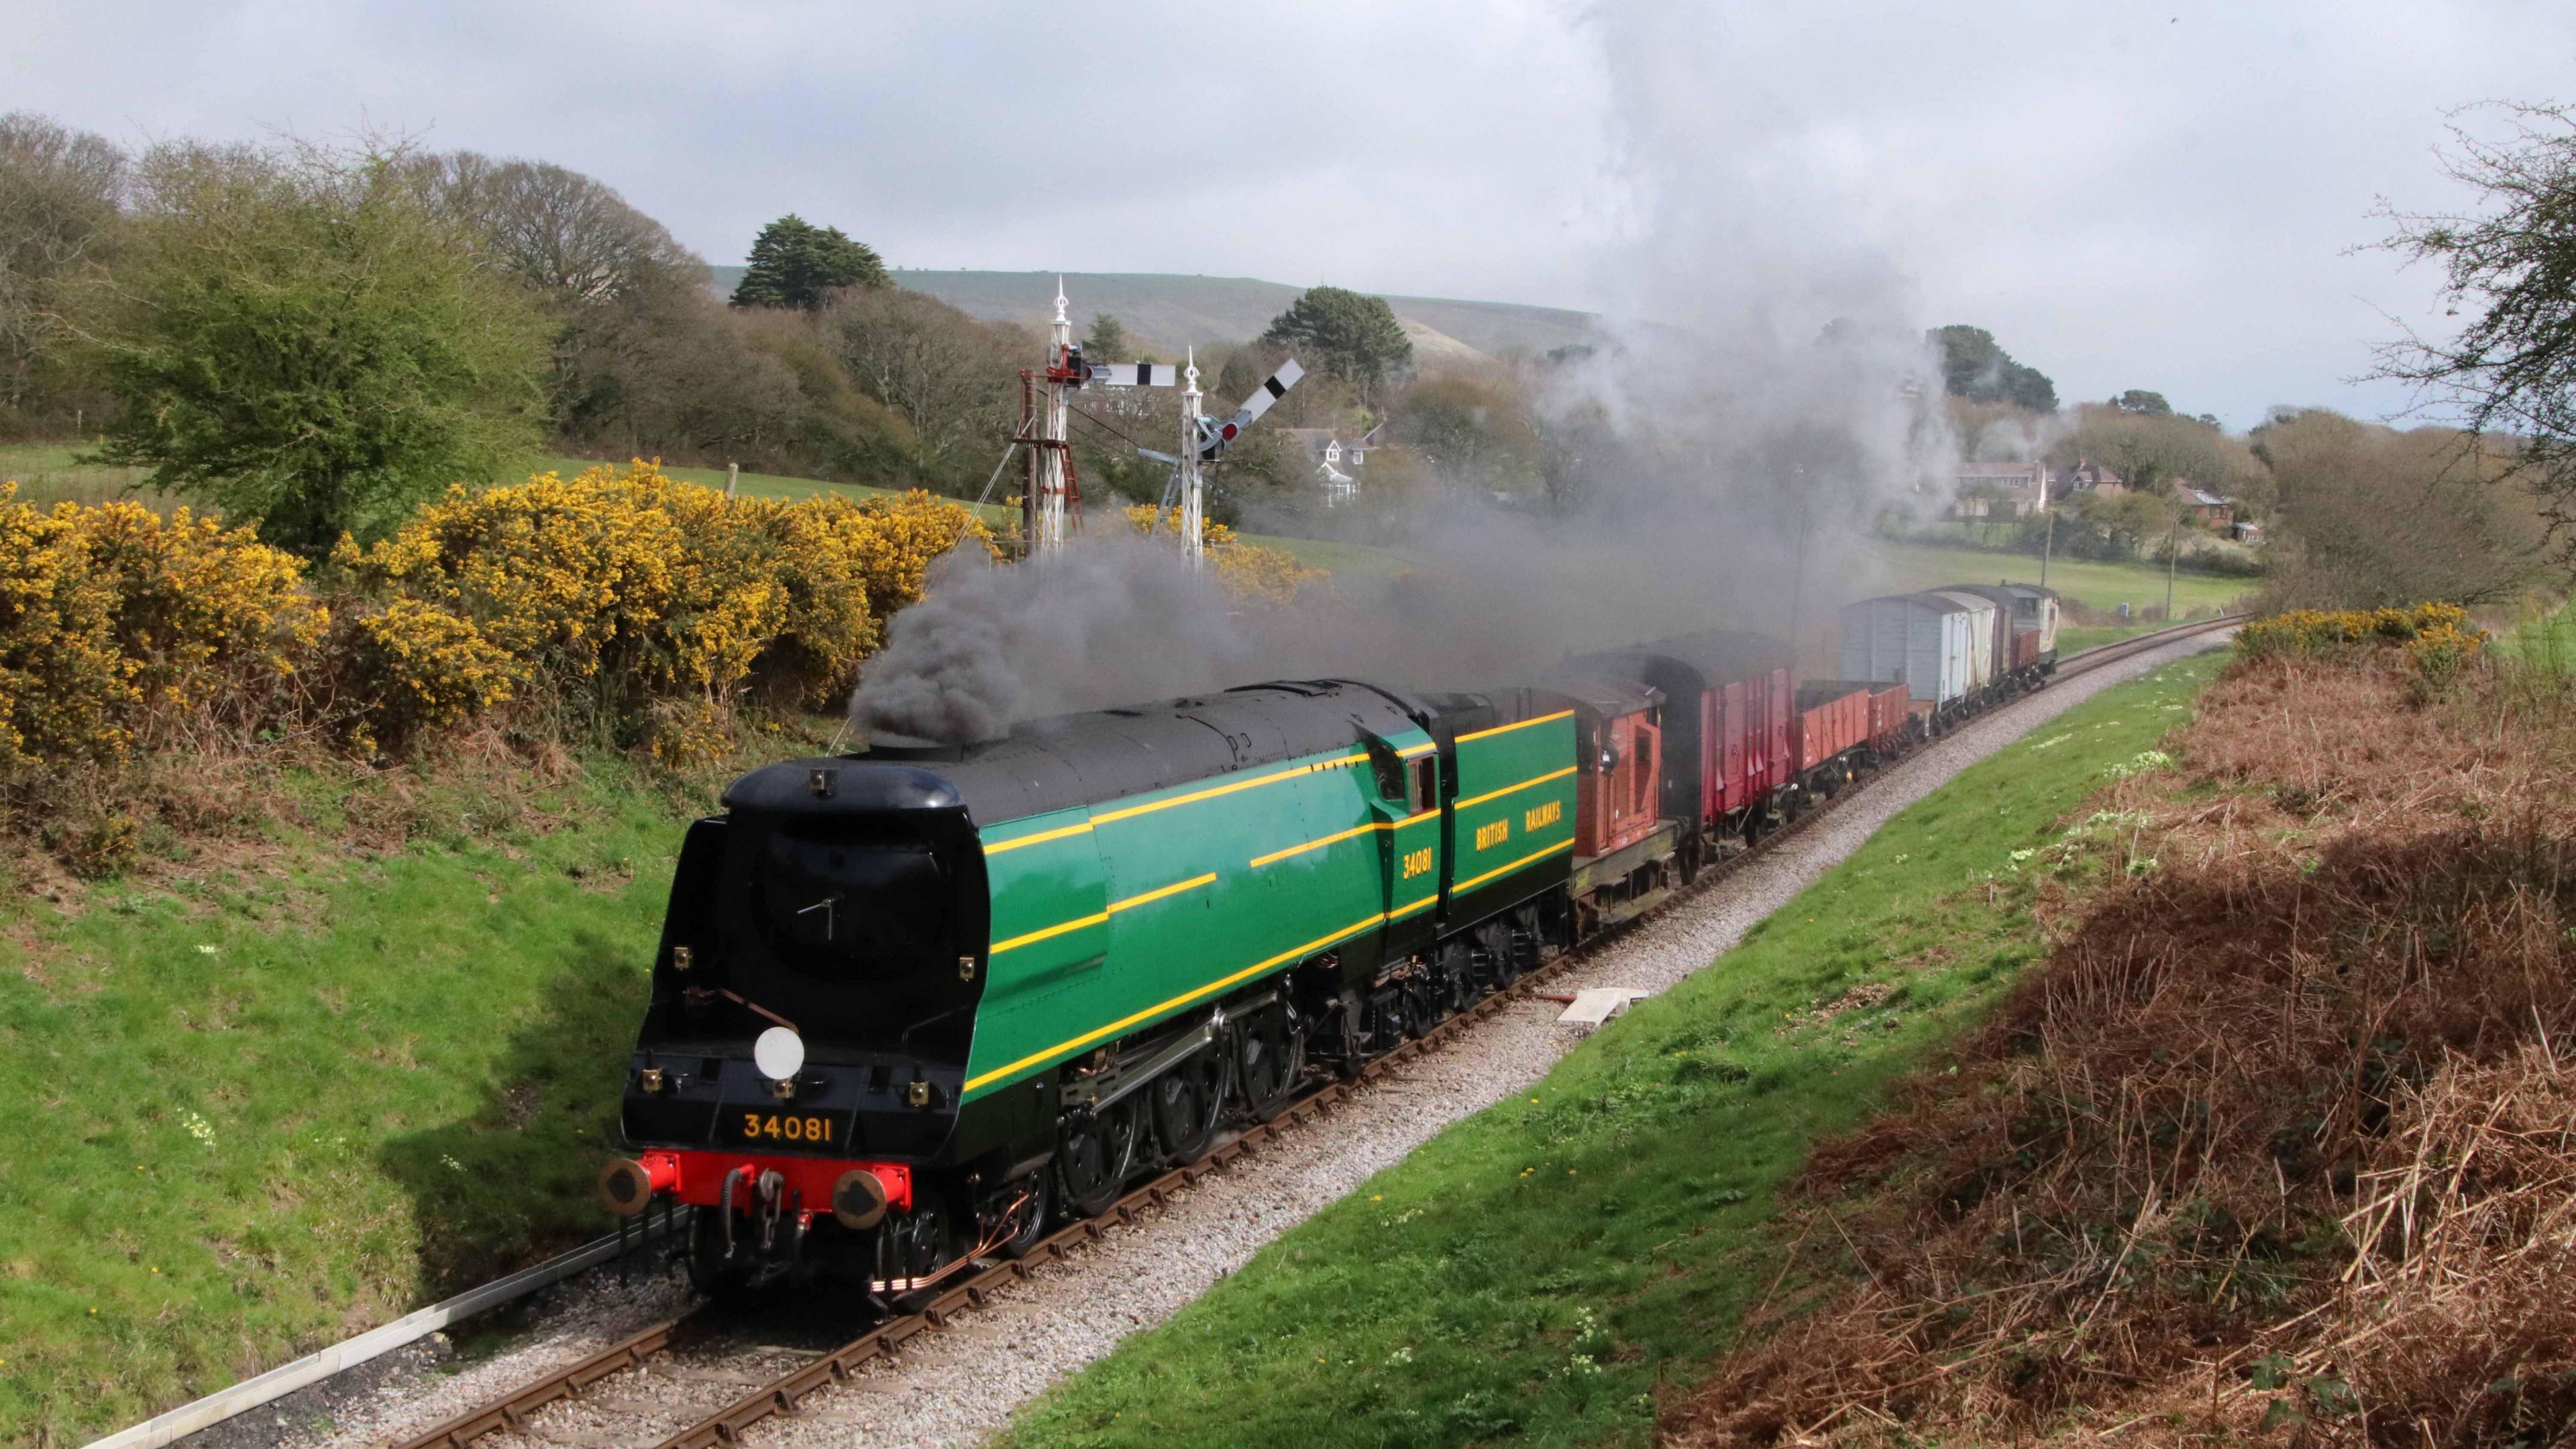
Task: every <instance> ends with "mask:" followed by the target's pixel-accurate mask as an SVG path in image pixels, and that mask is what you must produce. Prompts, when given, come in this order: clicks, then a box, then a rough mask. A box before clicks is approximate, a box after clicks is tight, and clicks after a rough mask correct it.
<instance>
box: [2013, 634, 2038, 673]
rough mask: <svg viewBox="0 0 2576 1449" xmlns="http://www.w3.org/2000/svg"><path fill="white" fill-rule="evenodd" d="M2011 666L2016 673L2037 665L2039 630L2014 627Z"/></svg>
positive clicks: (2034, 667)
mask: <svg viewBox="0 0 2576 1449" xmlns="http://www.w3.org/2000/svg"><path fill="white" fill-rule="evenodd" d="M2012 667H2013V672H2014V673H2016V674H2018V673H2020V672H2021V671H2023V670H2025V669H2036V668H2038V667H2039V631H2038V630H2037V629H2028V628H2020V627H2016V628H2015V629H2014V630H2013V636H2012Z"/></svg>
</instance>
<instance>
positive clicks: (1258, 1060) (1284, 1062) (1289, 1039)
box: [1234, 1006, 1306, 1122]
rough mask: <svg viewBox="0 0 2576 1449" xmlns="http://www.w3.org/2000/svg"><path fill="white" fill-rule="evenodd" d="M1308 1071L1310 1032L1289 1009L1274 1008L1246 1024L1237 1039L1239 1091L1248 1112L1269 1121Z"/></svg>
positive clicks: (1235, 1076) (1236, 1053) (1292, 1094)
mask: <svg viewBox="0 0 2576 1449" xmlns="http://www.w3.org/2000/svg"><path fill="white" fill-rule="evenodd" d="M1305 1070H1306V1033H1305V1032H1304V1030H1302V1029H1301V1028H1300V1027H1298V1025H1297V1024H1296V1023H1295V1022H1294V1021H1292V1020H1291V1019H1290V1017H1289V1014H1288V1008H1286V1007H1285V1006H1272V1007H1270V1008H1268V1009H1267V1010H1264V1011H1262V1012H1260V1013H1259V1014H1258V1015H1256V1016H1254V1017H1252V1018H1251V1019H1250V1020H1247V1021H1245V1022H1244V1023H1243V1026H1242V1028H1241V1031H1240V1033H1239V1034H1238V1035H1237V1037H1236V1045H1235V1059H1234V1080H1235V1090H1236V1091H1238V1092H1240V1093H1241V1094H1242V1096H1243V1105H1244V1110H1246V1111H1248V1112H1250V1113H1251V1114H1252V1116H1253V1118H1254V1119H1255V1120H1256V1121H1262V1122H1267V1121H1269V1120H1270V1119H1271V1118H1273V1117H1276V1116H1278V1115H1279V1113H1280V1112H1281V1111H1282V1110H1283V1109H1285V1108H1286V1107H1287V1105H1288V1101H1289V1098H1291V1097H1292V1096H1294V1095H1295V1094H1296V1091H1297V1079H1298V1078H1299V1077H1300V1076H1302V1075H1304V1073H1305Z"/></svg>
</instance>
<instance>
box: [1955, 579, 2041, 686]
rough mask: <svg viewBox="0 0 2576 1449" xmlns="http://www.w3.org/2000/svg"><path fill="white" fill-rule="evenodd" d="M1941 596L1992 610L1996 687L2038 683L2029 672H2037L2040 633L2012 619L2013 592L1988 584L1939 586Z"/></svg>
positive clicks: (2015, 606)
mask: <svg viewBox="0 0 2576 1449" xmlns="http://www.w3.org/2000/svg"><path fill="white" fill-rule="evenodd" d="M1940 593H1942V596H1945V598H1958V601H1963V603H1965V601H1968V598H1978V601H1984V603H1986V606H1989V608H1994V629H1991V639H1994V663H1996V676H1994V683H1996V686H2004V688H2014V686H2022V683H2030V686H2035V683H2038V676H2035V673H2032V670H2035V668H2038V657H2040V632H2038V629H2030V627H2025V624H2022V621H2020V619H2014V611H2017V603H2020V601H2017V598H2014V596H2012V590H2007V588H2002V585H1991V583H1953V585H1942V588H1940Z"/></svg>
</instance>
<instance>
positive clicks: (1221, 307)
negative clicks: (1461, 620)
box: [712, 267, 1596, 358]
mask: <svg viewBox="0 0 2576 1449" xmlns="http://www.w3.org/2000/svg"><path fill="white" fill-rule="evenodd" d="M712 270H713V271H714V273H715V284H716V286H717V287H718V288H719V289H721V290H722V291H724V292H726V293H727V294H731V292H732V291H733V288H734V284H735V283H736V282H737V281H739V280H741V277H742V268H740V267H716V268H713V269H712ZM894 279H895V281H896V283H897V284H898V285H901V286H905V287H910V288H911V289H913V290H914V291H916V292H927V293H929V294H930V295H931V296H934V297H937V298H938V299H939V300H941V301H943V302H946V303H948V304H949V305H950V306H952V307H955V308H957V309H959V310H960V311H963V312H967V313H969V314H971V315H973V316H977V317H982V318H985V319H986V320H988V321H995V322H1026V323H1031V324H1037V323H1042V322H1044V321H1045V320H1046V319H1047V317H1048V315H1049V314H1050V313H1051V312H1052V311H1053V310H1054V307H1053V303H1054V301H1055V279H1056V274H1055V273H1053V272H969V271H955V272H938V271H928V270H915V269H902V268H899V269H897V270H896V271H895V273H894ZM1064 290H1065V296H1066V297H1067V298H1069V299H1070V300H1071V302H1072V308H1071V310H1072V313H1073V320H1074V323H1075V325H1076V326H1077V327H1080V328H1087V327H1089V325H1090V323H1091V319H1092V317H1093V316H1094V315H1095V314H1097V313H1101V312H1107V313H1110V314H1112V315H1113V316H1115V317H1117V319H1118V320H1119V321H1120V322H1122V323H1124V324H1126V327H1127V330H1128V332H1129V333H1131V334H1133V335H1135V336H1137V337H1141V338H1144V339H1146V340H1148V341H1151V342H1155V343H1159V344H1161V345H1163V346H1165V347H1184V346H1192V345H1201V344H1205V343H1210V342H1241V341H1244V340H1246V339H1248V338H1252V337H1257V336H1259V335H1260V334H1261V331H1262V329H1263V328H1266V327H1268V326H1269V325H1270V319H1271V318H1273V317H1276V316H1278V315H1279V314H1280V313H1281V312H1283V311H1285V310H1287V307H1288V304H1289V303H1290V302H1293V301H1295V300H1296V299H1297V295H1298V293H1300V292H1301V291H1303V290H1305V289H1304V288H1302V287H1292V286H1288V285H1287V284H1285V283H1282V282H1264V281H1260V280H1258V279H1256V278H1252V277H1199V276H1182V275H1179V274H1178V273H1161V272H1067V273H1065V274H1064ZM1386 300H1387V301H1388V303H1389V304H1391V305H1392V306H1393V307H1394V308H1395V314H1396V317H1397V318H1398V319H1399V320H1400V321H1403V322H1404V323H1406V324H1407V326H1406V328H1405V331H1406V332H1407V333H1408V334H1409V335H1411V336H1412V338H1413V344H1414V347H1415V349H1416V350H1417V351H1418V352H1419V353H1421V354H1422V355H1423V356H1424V357H1426V358H1429V357H1438V356H1440V355H1442V354H1444V353H1448V354H1453V355H1472V354H1476V353H1482V354H1485V355H1487V356H1495V355H1499V354H1502V353H1505V352H1513V351H1519V352H1545V351H1547V350H1548V349H1549V348H1552V347H1563V346H1566V345H1567V344H1569V343H1585V342H1591V341H1594V340H1596V338H1595V337H1594V334H1593V330H1592V327H1593V318H1592V316H1591V314H1589V313H1585V312H1572V311H1567V310H1566V309H1564V308H1561V307H1525V306H1522V305H1520V304H1518V303H1513V302H1466V301H1459V300H1456V299H1454V298H1446V297H1397V296H1389V297H1388V298H1387V299H1386Z"/></svg>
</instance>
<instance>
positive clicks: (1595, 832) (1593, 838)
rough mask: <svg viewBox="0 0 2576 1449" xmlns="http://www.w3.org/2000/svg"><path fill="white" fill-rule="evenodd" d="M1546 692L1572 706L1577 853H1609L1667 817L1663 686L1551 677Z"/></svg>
mask: <svg viewBox="0 0 2576 1449" xmlns="http://www.w3.org/2000/svg"><path fill="white" fill-rule="evenodd" d="M1542 692H1543V693H1545V694H1551V695H1557V696H1561V697H1563V699H1564V700H1565V704H1566V705H1567V706H1571V707H1572V709H1573V710H1574V748H1575V775H1574V854H1575V857H1576V859H1578V860H1583V859H1589V858H1592V857H1597V856H1604V855H1608V854H1610V853H1611V852H1612V851H1614V850H1621V849H1624V848H1626V847H1628V846H1631V845H1634V844H1636V843H1637V842H1638V841H1640V840H1643V839H1645V838H1646V837H1647V836H1649V835H1652V834H1654V832H1655V827H1656V825H1657V824H1658V823H1659V821H1660V819H1661V813H1660V811H1659V810H1658V808H1657V806H1658V804H1659V802H1660V794H1661V788H1662V785H1661V782H1662V778H1663V734H1664V731H1663V723H1662V721H1663V712H1664V696H1663V692H1662V691H1660V690H1657V689H1654V688H1652V687H1651V686H1648V685H1644V684H1640V683H1638V682H1637V681H1635V680H1633V679H1620V678H1617V677H1614V676H1605V675H1590V674H1572V675H1557V676H1553V677H1551V678H1550V679H1549V680H1548V681H1547V683H1546V684H1545V685H1544V686H1542Z"/></svg>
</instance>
